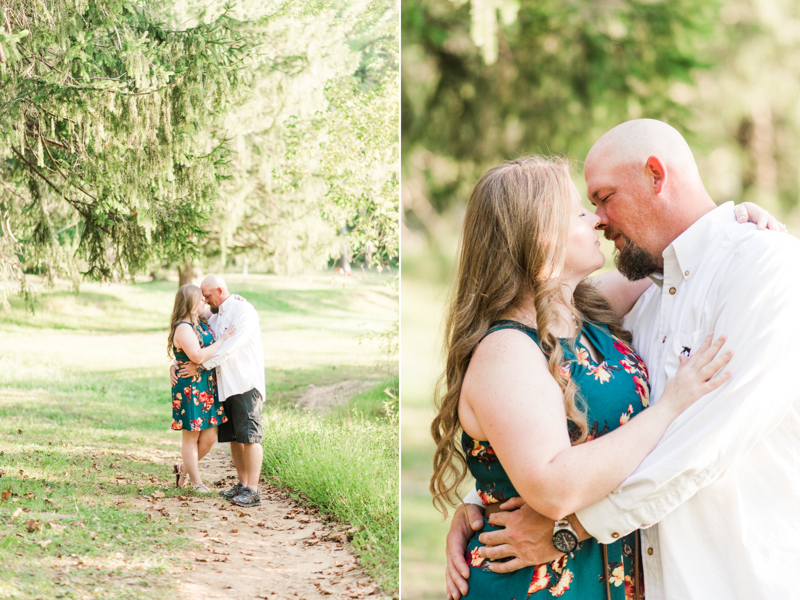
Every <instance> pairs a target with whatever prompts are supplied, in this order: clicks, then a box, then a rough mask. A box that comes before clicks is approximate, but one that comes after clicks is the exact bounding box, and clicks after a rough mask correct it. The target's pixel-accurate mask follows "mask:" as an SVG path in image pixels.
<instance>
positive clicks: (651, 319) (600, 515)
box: [577, 203, 800, 600]
mask: <svg viewBox="0 0 800 600" xmlns="http://www.w3.org/2000/svg"><path fill="white" fill-rule="evenodd" d="M663 257H664V278H663V282H662V283H661V284H660V285H654V286H652V287H651V288H650V289H649V290H647V291H646V292H645V293H644V294H643V295H642V297H641V298H640V299H639V301H638V302H637V304H636V305H635V306H634V308H633V310H632V311H631V313H630V314H629V315H628V317H627V318H626V326H627V327H628V328H629V329H630V330H631V331H632V332H633V344H634V347H635V348H636V350H637V351H638V352H639V354H640V355H641V356H642V358H644V361H645V363H646V364H647V367H648V369H649V373H650V384H651V387H652V389H651V399H652V400H653V402H657V401H658V398H659V397H660V396H661V394H662V392H663V391H664V386H665V384H666V382H667V380H668V379H669V378H670V377H672V376H673V375H674V374H675V372H676V370H677V369H678V364H679V363H678V357H679V356H680V354H681V353H684V355H686V354H687V353H689V352H691V351H693V350H694V349H696V348H698V347H699V346H700V344H701V343H702V342H703V339H704V338H705V337H706V335H707V334H708V333H710V332H712V331H713V332H714V336H715V337H717V336H719V335H721V334H725V335H726V336H728V341H727V342H726V343H725V349H727V348H730V349H732V350H734V352H735V355H734V357H733V360H732V361H731V362H730V364H729V366H728V369H730V371H731V372H732V374H733V377H732V378H731V380H730V381H728V382H727V383H725V384H724V385H722V386H721V387H720V388H718V389H717V390H715V391H714V392H712V393H710V394H708V395H706V396H704V397H703V398H701V399H700V400H699V401H698V402H697V403H695V404H694V405H693V406H691V407H690V408H689V409H688V410H686V411H685V412H684V413H683V414H682V415H680V416H679V417H678V418H677V419H676V420H675V422H673V423H672V425H671V426H670V427H669V428H668V429H667V431H666V433H665V434H664V437H663V438H662V439H661V441H660V442H659V443H658V445H657V446H656V447H655V449H654V450H653V451H652V452H651V453H650V454H649V455H648V456H647V458H645V459H644V461H643V462H642V464H641V465H640V466H639V468H638V469H636V471H635V472H634V473H633V475H631V476H630V477H629V478H628V479H627V480H626V481H625V482H624V483H623V484H622V485H621V486H620V487H619V488H617V489H616V490H615V491H614V492H612V493H611V494H610V495H609V496H607V497H606V498H604V499H603V500H601V501H600V502H598V503H596V504H594V505H592V506H590V507H588V508H585V509H583V510H581V511H578V513H577V516H578V519H579V520H580V522H581V523H582V524H583V526H584V527H585V528H586V530H587V531H589V532H590V533H591V534H592V535H593V536H594V537H595V538H597V539H598V540H600V541H601V542H604V543H610V542H613V541H614V539H615V537H616V536H615V535H614V534H618V535H623V534H626V533H628V532H630V531H633V530H634V529H637V528H643V529H642V549H643V551H642V554H643V556H642V558H643V566H644V574H645V588H646V591H647V599H648V600H667V599H668V600H716V599H720V600H738V599H741V600H759V599H763V600H767V599H769V600H777V599H779V598H780V599H781V600H788V599H800V583H798V579H797V577H798V574H799V573H800V385H799V384H798V380H797V379H795V377H796V376H797V375H798V373H800V368H798V365H799V364H800V361H798V358H800V356H798V357H795V356H794V351H795V350H796V348H797V345H798V342H800V277H799V276H800V241H798V240H797V239H796V238H794V237H792V236H790V235H785V234H778V233H774V232H765V231H756V228H755V226H754V225H740V224H738V223H737V222H736V219H735V217H734V215H733V204H732V203H728V204H725V205H722V206H720V207H718V208H716V209H715V210H713V211H711V212H710V213H708V214H707V215H705V216H703V217H702V218H701V219H700V220H698V221H697V222H696V223H695V224H694V225H692V226H691V227H690V228H689V229H688V230H686V231H685V232H684V233H683V234H682V235H681V236H680V237H678V239H676V240H675V241H674V242H673V243H672V244H671V245H670V246H669V247H668V248H667V249H666V250H665V251H664V253H663ZM723 351H724V349H723ZM795 369H798V373H796V372H795ZM656 522H658V525H657V526H652V527H650V525H652V524H653V523H656Z"/></svg>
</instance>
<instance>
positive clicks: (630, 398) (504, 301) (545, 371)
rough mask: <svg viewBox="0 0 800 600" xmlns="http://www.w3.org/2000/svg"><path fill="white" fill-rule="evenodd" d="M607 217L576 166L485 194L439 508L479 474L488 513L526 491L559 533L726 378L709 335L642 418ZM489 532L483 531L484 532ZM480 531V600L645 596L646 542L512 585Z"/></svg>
mask: <svg viewBox="0 0 800 600" xmlns="http://www.w3.org/2000/svg"><path fill="white" fill-rule="evenodd" d="M598 221H599V219H598V218H597V217H596V216H595V215H594V214H593V213H591V212H589V211H587V210H585V209H583V208H582V206H581V201H580V195H579V194H578V191H577V189H576V188H575V186H574V184H573V183H572V181H571V178H570V173H569V167H568V165H567V164H566V163H565V162H559V161H554V160H547V159H543V158H538V157H530V158H522V159H518V160H515V161H511V162H509V163H506V164H504V165H500V166H498V167H495V168H493V169H490V170H489V171H488V172H487V173H486V174H485V175H484V176H483V177H482V178H481V180H480V181H479V182H478V184H477V185H476V187H475V190H474V191H473V193H472V196H471V197H470V200H469V204H468V205H467V211H466V215H465V219H464V226H463V233H462V239H461V244H462V246H461V257H460V263H459V271H458V276H457V289H456V292H455V294H454V297H453V300H452V304H451V307H450V311H449V314H448V319H447V324H446V330H445V331H446V346H447V347H446V350H447V360H446V367H445V377H444V383H445V388H444V391H443V394H442V395H441V396H440V397H439V399H438V406H439V412H438V415H437V416H436V418H435V419H434V422H433V424H432V428H431V429H432V432H433V436H434V440H435V441H436V444H437V449H436V454H435V457H434V475H433V477H432V480H431V490H432V492H433V493H434V502H435V503H437V504H438V506H439V507H440V508H441V509H442V510H444V509H445V504H451V505H456V504H457V503H458V497H457V495H456V491H457V488H458V486H459V484H460V483H461V482H462V481H463V480H464V478H465V477H466V471H467V470H468V471H469V472H470V473H471V474H472V475H473V476H474V477H475V479H476V483H477V488H478V492H479V494H480V497H481V500H482V501H483V503H484V504H485V505H486V512H487V516H488V514H489V513H491V512H492V511H493V509H495V508H496V507H497V506H499V504H500V503H502V502H503V501H504V500H506V499H507V498H510V497H512V496H521V497H522V498H523V499H524V500H525V502H527V503H528V504H529V505H530V506H531V508H533V509H534V510H535V511H536V512H538V513H539V514H541V515H544V517H546V518H550V519H552V520H553V521H554V523H555V521H560V520H562V519H565V518H566V517H567V515H570V514H572V513H574V512H575V511H576V510H579V509H581V508H583V507H585V506H588V505H590V504H592V503H594V502H596V501H598V500H600V499H601V498H603V497H604V496H606V495H607V494H609V493H610V492H611V491H613V490H614V489H615V488H616V487H617V486H618V485H619V484H620V483H622V481H623V480H624V479H625V478H626V477H627V476H628V475H629V474H630V473H632V472H633V471H634V469H635V468H636V467H637V466H638V464H639V463H640V462H641V461H642V460H643V459H644V457H645V456H646V455H647V454H648V453H649V452H650V451H651V450H652V449H653V448H654V447H655V445H656V443H657V442H658V441H659V439H660V438H661V437H662V435H663V434H664V431H665V430H666V429H667V427H668V426H669V425H670V423H672V421H673V420H674V419H675V418H676V417H677V416H678V415H679V414H680V413H681V412H682V411H683V410H685V409H686V408H688V407H689V406H690V405H691V404H692V403H693V402H695V401H696V400H697V399H699V398H700V397H701V396H703V395H704V394H706V393H708V392H709V391H711V390H712V389H715V388H716V387H718V386H719V385H721V384H722V383H723V382H724V381H726V380H727V379H728V378H729V374H728V373H722V374H719V375H718V376H716V377H714V375H716V374H717V373H719V371H720V369H721V368H723V367H724V365H725V364H727V362H728V361H729V360H730V357H731V354H730V353H725V354H720V355H718V351H719V349H720V348H721V346H722V343H723V341H724V338H723V337H720V338H719V339H718V340H717V341H716V342H713V343H712V339H711V337H710V336H709V337H708V338H707V339H706V341H705V342H704V344H703V346H702V347H701V348H699V349H698V350H696V351H695V352H694V353H693V354H692V357H691V358H690V359H688V360H686V359H684V358H683V357H682V358H681V367H680V369H679V370H678V372H677V374H676V376H675V377H674V378H673V379H672V380H671V381H670V382H669V383H668V384H667V387H666V389H665V391H664V394H663V395H662V397H661V399H660V401H659V402H658V403H657V404H656V405H654V406H653V407H651V408H650V409H649V410H646V411H644V410H643V409H644V408H645V407H647V406H648V404H649V387H648V383H647V371H646V369H645V366H644V364H643V363H642V361H641V359H640V358H639V357H638V356H637V355H636V354H635V353H634V352H633V350H631V348H630V346H629V344H630V341H631V336H630V334H629V333H628V332H626V331H624V330H623V329H622V327H621V324H620V319H619V317H618V316H617V315H618V314H619V313H622V314H624V313H625V312H627V310H624V309H623V310H620V311H618V312H614V311H613V310H612V309H611V306H610V305H609V303H608V301H607V300H606V299H605V298H604V297H603V296H602V295H601V294H600V293H599V292H598V291H597V290H596V289H595V288H594V287H593V286H592V285H591V284H589V283H587V282H586V281H585V278H586V277H587V276H588V275H590V274H591V273H593V272H594V271H595V270H597V269H599V268H600V267H602V266H603V265H604V263H605V257H604V255H603V253H602V252H601V251H600V248H599V241H598V235H597V231H596V230H595V225H596V224H597V223H598ZM648 284H649V282H647V283H641V282H639V283H633V284H629V285H628V288H626V289H623V290H622V291H621V292H620V293H619V294H618V296H619V297H618V298H616V300H617V302H618V304H619V303H621V304H625V303H626V302H627V303H629V304H630V305H632V304H633V301H634V300H635V298H638V296H639V295H640V294H641V292H642V290H643V287H646V286H647V285H648ZM637 286H639V287H637ZM626 294H627V295H626ZM618 308H619V307H618ZM627 308H630V306H628V307H627ZM623 425H624V426H623ZM491 529H492V526H491V525H489V523H488V519H487V520H485V525H484V529H483V531H490V530H491ZM480 533H481V532H480V531H479V532H476V533H475V535H474V537H473V538H472V541H471V542H470V544H469V546H468V562H469V563H470V565H471V569H470V571H471V573H470V577H469V593H468V595H467V596H466V598H468V599H489V598H491V599H492V600H495V599H496V600H512V599H513V600H525V598H527V597H529V596H535V598H549V597H563V598H572V599H574V600H578V599H580V600H600V599H603V600H606V599H609V598H614V599H615V600H627V599H628V598H631V599H633V598H641V596H642V594H643V586H642V581H641V577H640V575H639V573H638V564H639V552H638V543H637V539H638V537H637V535H638V534H636V533H634V534H632V535H630V536H626V537H625V538H623V539H620V540H618V541H617V542H616V543H614V544H612V545H609V546H603V545H600V544H598V543H596V542H595V541H594V540H587V541H584V542H583V543H582V545H580V546H578V547H577V548H576V549H575V550H574V551H573V552H572V553H570V554H564V555H563V556H562V557H561V558H560V559H558V560H555V561H553V562H552V563H547V564H544V565H538V566H535V567H527V568H523V569H520V570H518V571H515V572H512V573H508V574H499V573H495V572H493V571H492V570H491V567H490V561H488V560H485V559H483V558H482V557H481V555H480V552H479V550H478V549H479V547H480V545H481V544H480V543H479V541H478V535H479V534H480ZM536 594H539V596H536ZM535 598H534V600H535Z"/></svg>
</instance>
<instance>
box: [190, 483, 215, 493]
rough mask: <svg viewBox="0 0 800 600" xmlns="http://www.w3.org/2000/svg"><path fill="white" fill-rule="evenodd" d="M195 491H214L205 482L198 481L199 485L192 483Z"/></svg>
mask: <svg viewBox="0 0 800 600" xmlns="http://www.w3.org/2000/svg"><path fill="white" fill-rule="evenodd" d="M192 487H193V488H194V491H195V492H197V493H198V494H213V493H214V491H213V490H210V489H208V486H207V485H206V484H205V483H198V484H197V485H192Z"/></svg>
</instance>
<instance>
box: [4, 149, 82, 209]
mask: <svg viewBox="0 0 800 600" xmlns="http://www.w3.org/2000/svg"><path fill="white" fill-rule="evenodd" d="M9 147H10V148H11V150H12V151H13V152H14V154H16V155H17V156H18V157H19V159H20V160H21V161H22V162H24V163H25V164H26V165H28V168H29V169H30V170H31V171H32V172H33V173H35V174H36V175H38V176H39V177H40V178H41V179H42V180H43V181H44V182H45V183H46V184H47V185H49V186H50V187H51V188H52V189H53V190H54V191H55V192H56V193H57V194H58V195H59V196H61V197H62V198H63V199H64V200H66V201H67V203H68V204H69V205H70V206H72V208H74V209H75V210H77V211H78V212H79V213H80V214H81V216H82V217H83V218H84V219H87V220H88V219H89V215H88V214H87V213H86V212H85V210H86V209H85V208H80V207H78V206H75V204H82V205H84V206H85V207H90V206H91V204H89V203H88V202H81V201H80V200H75V199H74V198H68V197H67V196H66V195H64V192H62V191H61V190H60V189H59V188H58V186H57V185H56V184H54V183H53V182H52V181H50V180H49V179H48V178H47V177H46V176H45V175H44V174H43V173H42V172H41V171H39V169H37V168H36V165H34V164H33V163H32V162H30V161H29V160H28V159H27V158H25V156H23V154H22V153H21V152H20V151H19V150H17V149H16V148H15V147H14V146H9Z"/></svg>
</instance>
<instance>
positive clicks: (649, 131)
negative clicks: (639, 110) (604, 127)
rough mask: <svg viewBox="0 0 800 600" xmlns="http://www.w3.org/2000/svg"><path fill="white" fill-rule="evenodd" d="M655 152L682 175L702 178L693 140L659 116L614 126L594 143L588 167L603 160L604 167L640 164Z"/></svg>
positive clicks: (681, 176)
mask: <svg viewBox="0 0 800 600" xmlns="http://www.w3.org/2000/svg"><path fill="white" fill-rule="evenodd" d="M651 156H656V157H658V158H659V159H660V160H661V161H662V162H663V163H664V164H665V166H666V167H667V168H668V169H670V170H671V171H673V173H674V174H675V175H677V176H678V177H679V178H680V179H688V178H692V177H696V178H698V179H699V173H698V171H697V164H696V163H695V161H694V155H693V154H692V150H691V148H689V144H687V143H686V140H684V139H683V136H682V135H681V134H680V133H678V131H677V130H676V129H675V128H674V127H670V126H669V125H667V124H666V123H663V122H661V121H656V120H655V119H636V120H635V121H628V122H626V123H623V124H622V125H617V126H616V127H614V129H612V130H611V131H609V132H608V133H606V134H605V135H604V136H603V137H601V138H600V139H599V140H597V142H596V143H595V145H594V146H592V149H591V150H590V151H589V154H588V156H587V157H586V167H587V168H589V167H591V166H594V165H595V163H602V164H603V166H604V168H608V167H611V166H619V165H625V166H630V167H633V168H637V167H641V166H643V165H644V164H645V163H646V162H647V159H648V158H650V157H651Z"/></svg>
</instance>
